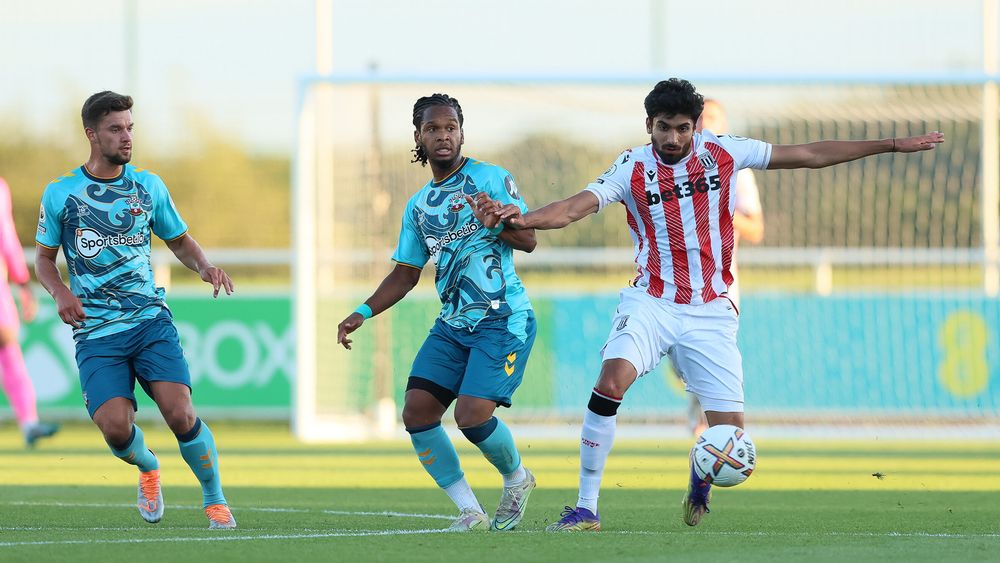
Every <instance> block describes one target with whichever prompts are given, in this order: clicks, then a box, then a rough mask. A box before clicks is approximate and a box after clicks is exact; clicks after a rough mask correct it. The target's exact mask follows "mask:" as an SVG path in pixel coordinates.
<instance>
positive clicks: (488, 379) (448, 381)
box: [410, 311, 535, 407]
mask: <svg viewBox="0 0 1000 563" xmlns="http://www.w3.org/2000/svg"><path fill="white" fill-rule="evenodd" d="M534 343H535V314H534V313H533V312H532V311H520V312H517V313H514V314H512V315H510V316H508V317H503V318H499V319H487V320H484V321H482V322H480V323H479V324H478V325H476V328H475V329H473V330H472V331H469V330H468V329H461V328H455V327H452V326H450V325H448V324H447V323H445V322H443V321H442V320H441V319H438V320H437V321H435V322H434V326H433V327H431V331H430V334H428V335H427V339H426V340H425V341H424V344H423V346H421V347H420V351H419V352H417V356H416V358H414V360H413V368H412V369H411V370H410V376H411V377H412V378H419V379H424V380H427V381H430V382H431V383H434V384H435V385H437V386H440V387H442V388H444V389H445V390H447V391H449V392H450V393H451V394H452V395H453V396H458V395H468V396H470V397H478V398H481V399H488V400H491V401H496V403H497V404H498V405H500V406H504V407H509V406H510V405H511V397H512V396H513V395H514V391H515V390H516V389H517V387H518V386H519V385H520V384H521V379H522V377H523V376H524V367H525V365H527V363H528V355H529V354H530V353H531V347H532V345H533V344H534ZM418 388H419V386H418ZM438 398H439V399H442V397H438ZM452 398H454V397H452ZM442 402H444V401H442ZM449 402H450V401H449Z"/></svg>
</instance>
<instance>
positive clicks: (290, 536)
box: [0, 528, 447, 547]
mask: <svg viewBox="0 0 1000 563" xmlns="http://www.w3.org/2000/svg"><path fill="white" fill-rule="evenodd" d="M445 532H447V530H442V529H439V528H434V529H424V530H373V531H357V532H328V533H322V534H267V535H261V536H248V535H242V536H229V535H219V536H195V537H181V538H179V537H173V538H130V539H118V540H98V539H89V540H42V541H23V542H0V547H19V546H26V545H89V544H121V543H162V542H192V541H209V542H211V541H247V540H249V541H252V540H299V539H316V538H319V539H322V538H359V537H370V536H412V535H418V534H440V533H445ZM223 533H225V532H223Z"/></svg>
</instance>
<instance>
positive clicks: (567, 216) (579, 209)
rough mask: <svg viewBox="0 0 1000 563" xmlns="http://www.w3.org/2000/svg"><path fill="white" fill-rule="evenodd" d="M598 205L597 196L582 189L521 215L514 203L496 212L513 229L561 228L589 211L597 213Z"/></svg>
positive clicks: (581, 217)
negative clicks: (572, 194)
mask: <svg viewBox="0 0 1000 563" xmlns="http://www.w3.org/2000/svg"><path fill="white" fill-rule="evenodd" d="M599 207H600V205H599V202H598V200H597V196H596V195H594V193H593V192H590V191H588V190H583V191H582V192H580V193H578V194H576V195H574V196H571V197H568V198H566V199H563V200H560V201H554V202H552V203H550V204H548V205H546V206H544V207H539V208H538V209H536V210H534V211H529V212H528V213H525V214H524V215H521V210H520V209H518V208H517V206H516V205H505V206H503V207H502V208H501V209H500V210H499V211H497V212H496V213H497V214H498V215H499V216H500V220H501V221H503V222H504V223H506V224H507V226H509V227H513V228H515V229H561V228H563V227H565V226H566V225H569V224H570V223H574V222H576V221H579V220H580V219H583V218H584V217H586V216H587V215H590V214H591V213H597V211H598V209H599Z"/></svg>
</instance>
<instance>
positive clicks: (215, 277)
mask: <svg viewBox="0 0 1000 563" xmlns="http://www.w3.org/2000/svg"><path fill="white" fill-rule="evenodd" d="M166 242H167V248H169V249H170V251H171V252H173V253H174V256H176V257H177V259H178V260H180V261H181V264H184V265H185V266H187V267H188V269H189V270H192V271H194V272H198V275H199V276H201V279H202V280H203V281H206V282H208V283H210V284H212V289H213V293H212V297H218V296H219V290H220V289H225V290H226V295H231V294H232V293H233V280H231V279H229V274H227V273H226V272H224V271H223V270H222V268H216V267H215V266H213V265H212V263H211V262H209V261H208V258H207V257H206V256H205V252H204V251H203V250H202V249H201V245H199V244H198V241H196V240H194V238H192V237H191V235H188V234H184V235H181V236H180V237H178V238H175V239H174V240H169V241H166Z"/></svg>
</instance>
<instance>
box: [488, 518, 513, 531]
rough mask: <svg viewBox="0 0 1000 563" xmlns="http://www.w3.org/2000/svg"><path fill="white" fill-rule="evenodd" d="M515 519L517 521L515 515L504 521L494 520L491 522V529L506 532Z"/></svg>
mask: <svg viewBox="0 0 1000 563" xmlns="http://www.w3.org/2000/svg"><path fill="white" fill-rule="evenodd" d="M516 519H517V514H515V515H513V516H511V517H510V518H508V519H506V520H495V521H494V522H493V527H494V528H496V529H497V530H506V529H507V526H510V525H511V523H513V522H514V520H516Z"/></svg>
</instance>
